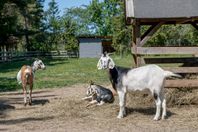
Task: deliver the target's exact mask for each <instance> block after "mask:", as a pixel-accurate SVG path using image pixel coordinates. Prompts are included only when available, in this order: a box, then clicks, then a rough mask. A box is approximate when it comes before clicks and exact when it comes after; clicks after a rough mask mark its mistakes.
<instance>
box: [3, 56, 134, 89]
mask: <svg viewBox="0 0 198 132" xmlns="http://www.w3.org/2000/svg"><path fill="white" fill-rule="evenodd" d="M112 58H113V59H114V61H115V63H116V64H117V65H120V66H124V67H131V66H132V56H131V55H127V56H124V57H122V58H121V57H119V56H113V57H112ZM97 61H98V58H84V59H77V58H72V59H71V58H69V59H43V62H44V64H45V65H46V67H47V68H46V70H43V71H42V70H39V71H37V72H36V74H35V83H34V88H35V89H41V88H56V87H64V86H71V85H74V84H88V82H89V81H90V80H92V81H94V82H96V83H99V84H104V83H109V80H108V75H107V72H106V71H105V70H97V68H96V65H97ZM32 62H33V60H29V61H14V62H6V63H0V91H13V90H18V89H21V86H20V85H18V84H17V81H16V74H17V72H18V70H19V69H20V67H21V66H22V65H25V64H26V65H27V64H28V65H31V63H32Z"/></svg>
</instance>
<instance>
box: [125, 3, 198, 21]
mask: <svg viewBox="0 0 198 132" xmlns="http://www.w3.org/2000/svg"><path fill="white" fill-rule="evenodd" d="M197 7H198V0H125V11H126V19H127V21H129V20H131V19H139V20H140V22H142V23H143V24H147V23H148V24H149V23H154V22H159V21H167V24H169V23H170V24H174V23H176V22H181V23H188V22H191V21H193V22H198V8H197Z"/></svg>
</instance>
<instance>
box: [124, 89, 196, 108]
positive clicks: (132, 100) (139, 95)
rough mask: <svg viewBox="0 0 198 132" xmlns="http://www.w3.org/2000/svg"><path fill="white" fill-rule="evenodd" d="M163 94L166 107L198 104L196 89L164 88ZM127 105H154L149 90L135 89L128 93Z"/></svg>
mask: <svg viewBox="0 0 198 132" xmlns="http://www.w3.org/2000/svg"><path fill="white" fill-rule="evenodd" d="M165 96H166V100H167V106H168V107H175V106H176V107H178V106H181V105H198V89H188V88H174V89H168V88H167V89H165ZM127 105H128V106H130V107H137V106H152V105H153V106H154V105H155V102H154V99H153V97H152V95H151V93H150V92H149V91H146V90H145V91H135V92H129V93H128V95H127Z"/></svg>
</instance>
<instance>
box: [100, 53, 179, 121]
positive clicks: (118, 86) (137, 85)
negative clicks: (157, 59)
mask: <svg viewBox="0 0 198 132" xmlns="http://www.w3.org/2000/svg"><path fill="white" fill-rule="evenodd" d="M97 67H98V69H108V72H109V78H110V81H111V83H112V86H113V88H114V89H115V90H116V91H117V93H118V96H119V104H120V111H119V114H118V116H117V117H118V118H123V117H124V116H125V115H126V110H125V105H126V92H127V91H128V90H129V91H130V90H132V91H133V90H144V89H149V90H150V91H151V93H152V95H153V97H154V99H155V103H156V114H155V117H154V120H159V119H160V112H161V107H162V108H163V112H162V119H164V118H165V117H166V99H165V97H164V83H165V79H166V77H172V76H175V77H181V76H180V75H178V74H175V73H172V72H170V71H164V70H163V69H162V68H160V67H159V66H157V65H146V66H142V67H138V68H134V69H131V68H122V67H118V66H116V65H115V63H114V62H113V59H112V58H111V57H110V56H109V55H108V54H103V55H102V56H101V57H100V59H99V61H98V64H97Z"/></svg>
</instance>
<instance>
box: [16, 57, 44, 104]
mask: <svg viewBox="0 0 198 132" xmlns="http://www.w3.org/2000/svg"><path fill="white" fill-rule="evenodd" d="M38 69H45V65H44V64H43V62H42V61H41V60H39V59H36V60H35V61H34V62H33V64H32V66H28V65H24V66H22V67H21V69H20V70H19V72H18V73H17V81H18V83H19V84H22V88H23V95H24V105H25V106H26V105H27V88H26V87H27V85H29V86H30V89H29V105H31V104H32V88H33V81H34V74H35V72H36V70H38Z"/></svg>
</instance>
